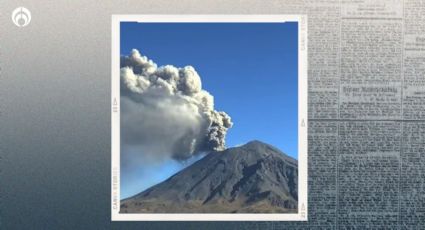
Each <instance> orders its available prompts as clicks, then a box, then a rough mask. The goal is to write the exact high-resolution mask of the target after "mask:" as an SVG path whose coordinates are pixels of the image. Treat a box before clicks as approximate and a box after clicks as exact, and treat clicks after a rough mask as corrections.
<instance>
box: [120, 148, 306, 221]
mask: <svg viewBox="0 0 425 230" xmlns="http://www.w3.org/2000/svg"><path fill="white" fill-rule="evenodd" d="M297 165H298V164H297V161H296V160H294V159H293V158H290V157H289V156H287V155H285V154H283V153H282V152H281V151H279V150H278V149H276V148H274V147H273V146H271V145H268V144H265V143H262V142H260V141H251V142H249V143H247V144H245V145H243V146H241V147H235V148H229V149H226V150H224V151H221V152H211V153H209V154H208V155H207V156H205V157H204V158H202V159H201V160H199V161H197V162H195V163H194V164H193V165H191V166H189V167H187V168H185V169H183V170H182V171H180V172H178V173H176V174H175V175H173V176H172V177H170V178H168V179H167V180H166V181H164V182H162V183H159V184H157V185H155V186H153V187H151V188H149V189H147V190H145V191H143V192H141V193H139V194H137V195H135V196H133V197H130V198H128V199H125V200H122V201H121V210H120V211H121V212H123V213H126V212H128V213H234V212H238V213H268V212H297V194H298V192H297V188H298V166H297Z"/></svg>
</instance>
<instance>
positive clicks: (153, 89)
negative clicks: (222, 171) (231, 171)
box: [120, 49, 233, 160]
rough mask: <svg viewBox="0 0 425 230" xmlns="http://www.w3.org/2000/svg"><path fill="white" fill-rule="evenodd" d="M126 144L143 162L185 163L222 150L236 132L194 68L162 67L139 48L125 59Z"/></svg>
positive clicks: (123, 110)
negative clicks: (203, 87)
mask: <svg viewBox="0 0 425 230" xmlns="http://www.w3.org/2000/svg"><path fill="white" fill-rule="evenodd" d="M120 78H121V145H122V146H123V147H122V148H127V149H129V150H131V151H130V152H133V153H134V154H136V155H138V154H142V155H143V157H144V159H151V160H160V159H169V158H170V157H171V158H173V159H176V160H185V159H188V158H190V157H191V156H193V155H194V154H197V153H201V152H205V151H211V150H223V149H224V148H225V138H226V133H227V130H228V129H229V128H231V127H232V125H233V124H232V121H231V118H230V116H229V115H227V114H226V113H225V112H222V111H216V110H215V109H214V97H213V96H212V95H211V94H210V93H208V92H207V91H205V90H203V89H202V82H201V78H200V77H199V75H198V73H197V72H196V70H195V69H194V68H193V67H192V66H186V67H183V68H178V67H174V66H172V65H165V66H160V67H158V66H157V65H156V64H155V63H154V62H153V61H152V60H150V59H149V58H147V57H146V56H142V55H141V54H140V52H139V51H138V50H136V49H133V50H132V51H131V54H129V55H128V56H122V57H121V73H120Z"/></svg>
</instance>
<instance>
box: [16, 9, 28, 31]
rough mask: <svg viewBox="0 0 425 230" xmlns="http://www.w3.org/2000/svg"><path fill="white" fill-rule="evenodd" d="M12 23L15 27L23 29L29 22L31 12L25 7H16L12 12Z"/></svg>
mask: <svg viewBox="0 0 425 230" xmlns="http://www.w3.org/2000/svg"><path fill="white" fill-rule="evenodd" d="M12 21H13V23H14V24H15V25H16V26H17V27H25V26H27V25H28V24H30V22H31V12H30V11H29V10H28V9H27V8H25V7H18V8H16V9H15V10H14V11H13V12H12Z"/></svg>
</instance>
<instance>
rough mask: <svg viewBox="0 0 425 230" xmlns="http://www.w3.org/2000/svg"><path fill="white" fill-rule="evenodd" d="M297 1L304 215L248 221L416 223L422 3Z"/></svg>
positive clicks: (422, 177) (424, 82)
mask: <svg viewBox="0 0 425 230" xmlns="http://www.w3.org/2000/svg"><path fill="white" fill-rule="evenodd" d="M298 4H299V3H298ZM298 6H299V7H300V8H302V9H301V11H303V12H305V13H307V15H308V17H309V20H308V24H309V25H308V27H309V29H308V30H309V35H308V42H309V43H308V46H309V49H308V61H309V65H308V68H309V80H308V83H309V92H308V93H309V194H308V197H309V221H308V222H307V223H291V224H288V223H271V222H269V223H255V224H252V225H256V226H257V227H265V226H268V227H270V228H273V229H284V228H300V229H303V228H309V229H353V228H355V229H418V228H419V229H422V228H425V1H420V0H419V1H418V0H405V1H394V0H390V1H389V0H386V1H376V0H370V1H368V0H343V1H314V0H312V1H305V2H303V4H302V5H298ZM248 225H251V224H248Z"/></svg>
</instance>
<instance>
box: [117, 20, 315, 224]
mask: <svg viewBox="0 0 425 230" xmlns="http://www.w3.org/2000/svg"><path fill="white" fill-rule="evenodd" d="M121 22H140V23H143V22H164V23H165V22H168V23H184V22H197V23H211V22H216V23H232V22H236V23H267V22H282V23H283V22H298V213H270V214H269V213H181V214H180V213H161V214H156V213H120V212H119V211H120V96H121V95H120V56H121V54H120V23H121ZM111 38H112V60H111V71H112V82H111V90H112V95H111V155H112V159H111V166H112V168H111V169H112V170H111V220H112V221H307V220H308V216H307V214H308V202H307V193H308V189H307V186H308V162H307V160H308V156H307V149H308V143H307V130H308V122H307V121H308V120H307V116H308V115H307V92H308V87H307V16H306V15H112V36H111Z"/></svg>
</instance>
